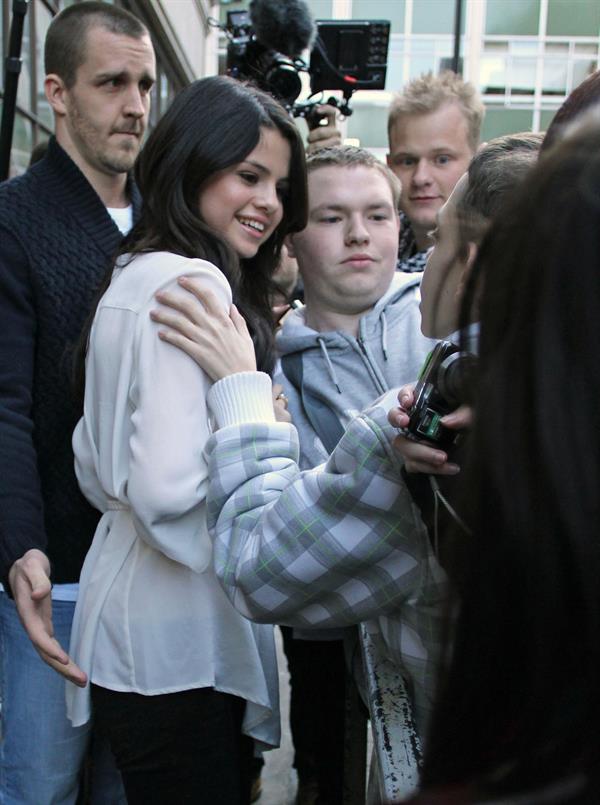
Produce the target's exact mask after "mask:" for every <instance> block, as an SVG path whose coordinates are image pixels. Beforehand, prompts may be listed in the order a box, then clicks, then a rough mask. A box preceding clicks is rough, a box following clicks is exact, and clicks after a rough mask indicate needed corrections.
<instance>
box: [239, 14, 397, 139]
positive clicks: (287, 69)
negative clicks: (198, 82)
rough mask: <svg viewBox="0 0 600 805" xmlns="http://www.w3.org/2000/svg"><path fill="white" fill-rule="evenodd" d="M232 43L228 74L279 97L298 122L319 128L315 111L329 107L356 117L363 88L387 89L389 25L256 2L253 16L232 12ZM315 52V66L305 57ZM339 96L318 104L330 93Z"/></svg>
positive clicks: (379, 21) (313, 60) (312, 57)
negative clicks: (355, 100)
mask: <svg viewBox="0 0 600 805" xmlns="http://www.w3.org/2000/svg"><path fill="white" fill-rule="evenodd" d="M223 30H224V31H225V34H226V35H227V37H228V39H229V43H228V46H227V73H228V74H229V75H231V76H233V77H234V78H239V79H244V80H250V81H253V82H254V83H255V84H257V85H258V86H259V87H261V88H262V89H264V90H266V91H267V92H270V93H271V94H272V95H274V96H275V97H276V98H278V99H279V100H280V101H281V102H282V103H283V105H284V106H285V107H286V108H287V109H288V110H289V111H290V113H291V114H293V115H294V116H295V117H300V116H301V117H304V118H306V120H307V123H308V125H309V126H310V127H311V128H312V127H314V126H316V125H318V122H319V117H320V116H319V115H317V114H316V113H315V106H316V105H317V104H319V103H325V102H326V103H329V104H330V105H333V106H336V107H337V108H338V109H339V110H340V112H341V113H342V114H343V115H345V116H348V115H351V114H352V110H351V109H350V106H349V102H350V98H351V97H352V94H353V93H354V92H355V91H356V90H358V89H383V88H384V87H385V76H386V70H387V52H388V44H389V36H390V23H389V22H388V21H387V20H318V21H317V22H316V23H315V22H314V21H313V18H312V16H311V13H310V11H309V9H308V6H307V5H306V2H305V0H252V2H251V3H250V8H249V11H230V12H228V13H227V24H226V25H225V26H224V27H223ZM311 48H312V51H311V57H310V64H309V65H307V64H306V62H305V61H304V60H303V59H302V53H303V52H304V51H305V50H309V49H311ZM303 72H307V73H308V74H309V76H310V92H311V94H310V97H309V98H308V99H307V100H306V101H298V100H297V99H298V96H299V95H300V92H301V90H302V80H301V77H300V74H301V73H303ZM327 90H329V91H331V90H341V91H342V93H343V100H340V99H338V98H335V97H331V98H328V99H327V100H325V99H324V97H321V98H320V99H315V96H316V95H322V93H324V92H325V91H327Z"/></svg>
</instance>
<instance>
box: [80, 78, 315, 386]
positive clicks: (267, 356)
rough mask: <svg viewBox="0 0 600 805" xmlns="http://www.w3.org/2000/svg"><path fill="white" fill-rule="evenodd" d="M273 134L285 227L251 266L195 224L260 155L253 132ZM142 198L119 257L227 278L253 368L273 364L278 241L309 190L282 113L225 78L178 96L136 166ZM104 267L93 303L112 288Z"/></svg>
mask: <svg viewBox="0 0 600 805" xmlns="http://www.w3.org/2000/svg"><path fill="white" fill-rule="evenodd" d="M262 128H267V129H277V130H278V131H279V133H280V134H281V135H282V136H283V137H284V138H285V139H286V140H287V141H288V142H289V144H290V149H291V159H290V174H289V187H290V188H291V189H292V190H293V192H289V193H287V194H286V196H285V197H284V198H283V219H282V223H281V224H280V225H279V226H278V227H277V228H276V230H275V231H274V233H273V234H272V235H271V237H270V238H269V239H268V240H267V241H266V242H265V243H264V244H263V245H262V246H261V247H260V249H259V250H258V253H257V254H256V256H255V257H253V258H252V259H247V260H239V259H238V257H237V255H236V254H235V253H234V252H233V250H232V249H231V248H230V246H229V245H228V244H227V243H226V242H225V241H224V240H223V238H221V237H220V236H219V235H218V234H217V233H216V232H214V231H213V230H211V229H210V227H208V226H207V225H206V224H205V223H204V221H203V220H202V219H201V217H200V212H199V208H198V207H199V198H200V193H201V191H202V189H203V188H204V187H205V186H206V184H208V183H209V182H210V180H211V179H213V178H214V177H215V176H216V175H218V174H219V173H220V172H221V171H223V170H225V169H226V168H229V167H231V166H232V165H236V164H237V163H240V162H243V160H244V159H245V158H246V157H247V156H248V154H249V153H250V152H251V151H252V150H253V149H254V148H255V147H256V146H257V145H258V142H259V139H260V134H261V129H262ZM135 180H136V183H137V185H138V187H139V190H140V192H141V194H142V198H143V205H142V213H141V217H140V220H139V221H138V222H137V224H136V225H135V226H134V227H133V229H132V230H131V232H130V233H129V235H127V237H125V239H124V240H123V243H122V245H121V249H120V254H130V255H132V256H133V255H136V254H140V253H143V252H156V251H167V252H172V253H174V254H180V255H183V256H184V257H192V258H194V257H197V258H202V259H204V260H208V261H210V262H211V263H214V264H215V265H216V266H217V267H218V268H220V269H221V271H222V272H223V273H224V274H225V276H226V277H227V279H228V281H229V283H230V285H231V287H232V290H233V299H234V302H235V303H236V305H237V307H238V308H239V309H240V311H241V312H242V313H243V315H244V317H245V319H246V321H247V323H248V327H249V329H250V332H251V334H252V338H253V341H254V346H255V349H256V358H257V365H258V368H259V369H261V370H262V371H265V372H269V373H270V372H271V371H272V370H273V367H274V364H275V349H274V341H273V338H274V335H273V325H272V316H271V306H270V300H269V293H270V291H271V277H272V275H273V272H274V271H275V268H276V267H277V265H278V263H279V259H280V254H281V247H282V245H283V240H284V238H285V235H286V234H287V233H288V232H297V231H300V230H301V229H304V227H305V225H306V216H307V183H306V167H305V157H304V146H303V143H302V139H301V137H300V134H299V133H298V129H297V128H296V126H295V125H294V123H293V121H292V120H291V119H290V117H289V115H288V114H287V112H286V111H285V109H284V108H283V107H282V106H281V105H280V104H279V103H278V102H277V101H276V100H274V99H273V98H272V97H271V96H270V95H268V94H267V93H266V92H262V91H261V90H258V89H255V88H254V87H250V86H246V85H244V84H241V83H240V82H239V81H235V80H234V79H232V78H228V77H225V76H213V77H210V78H204V79H201V80H199V81H195V82H194V83H193V84H191V85H190V86H188V87H186V88H185V89H184V90H182V91H181V92H180V93H179V94H178V95H177V96H176V98H175V100H174V101H173V103H172V104H171V106H170V107H169V108H168V110H167V111H166V112H165V114H164V115H163V117H162V118H161V120H160V121H159V123H158V124H157V126H156V128H155V129H154V130H153V131H152V132H151V133H150V136H149V137H148V140H147V142H146V144H145V145H144V147H143V149H142V151H141V153H140V156H139V157H138V160H137V162H136V166H135ZM111 274H112V267H111V269H110V271H109V272H108V274H107V275H106V278H105V280H104V282H103V284H102V287H101V288H100V291H99V296H98V299H99V298H100V296H101V295H102V293H103V292H104V291H105V290H106V288H107V287H108V285H109V283H110V278H111ZM94 313H95V308H94V310H93V311H92V314H91V316H90V319H89V323H88V326H87V327H86V329H85V330H84V333H83V335H82V342H81V345H80V348H79V350H78V355H77V359H76V368H75V375H76V380H75V382H76V385H77V386H78V387H79V389H82V388H83V377H84V374H85V373H84V359H85V351H86V349H87V342H88V337H89V330H90V328H91V324H92V321H93V318H94Z"/></svg>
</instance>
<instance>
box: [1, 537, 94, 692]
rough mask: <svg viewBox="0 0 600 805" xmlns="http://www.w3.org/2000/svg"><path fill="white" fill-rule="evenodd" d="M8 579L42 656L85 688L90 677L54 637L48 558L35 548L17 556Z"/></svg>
mask: <svg viewBox="0 0 600 805" xmlns="http://www.w3.org/2000/svg"><path fill="white" fill-rule="evenodd" d="M8 580H9V583H10V588H11V590H12V594H13V598H14V600H15V604H16V607H17V612H18V613H19V618H20V619H21V623H22V624H23V627H24V629H25V631H26V632H27V634H28V635H29V639H30V640H31V642H32V643H33V645H34V647H35V649H36V651H37V652H38V654H39V655H40V657H41V658H42V659H43V660H44V662H46V663H47V664H48V665H49V666H50V667H51V668H54V670H55V671H58V673H59V674H61V675H62V676H64V677H65V678H66V679H68V680H70V681H71V682H74V683H75V684H76V685H79V686H80V687H85V685H86V684H87V676H86V675H85V674H84V673H83V671H81V670H80V669H79V668H78V667H77V666H76V665H75V663H74V662H72V661H71V660H70V658H69V655H68V654H67V653H66V652H65V651H64V650H63V648H62V647H61V645H60V643H59V642H58V640H56V638H55V637H54V627H53V625H52V596H51V591H52V584H51V582H50V562H49V560H48V557H47V556H46V555H45V554H44V553H42V552H41V551H38V550H37V549H36V548H32V549H31V550H29V551H27V553H25V554H24V555H23V556H22V557H21V558H20V559H17V561H16V562H15V563H14V565H13V566H12V567H11V569H10V572H9V575H8Z"/></svg>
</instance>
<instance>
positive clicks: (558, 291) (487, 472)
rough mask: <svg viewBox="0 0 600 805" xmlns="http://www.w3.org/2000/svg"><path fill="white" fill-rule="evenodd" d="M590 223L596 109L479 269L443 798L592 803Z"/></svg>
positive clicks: (597, 596)
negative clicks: (466, 527) (475, 375)
mask: <svg viewBox="0 0 600 805" xmlns="http://www.w3.org/2000/svg"><path fill="white" fill-rule="evenodd" d="M599 233H600V126H599V125H598V123H597V122H596V123H593V124H588V125H585V126H583V127H581V128H579V129H578V130H577V132H575V133H573V134H572V135H571V136H569V137H568V138H567V139H566V140H565V141H564V142H562V143H559V144H558V145H555V146H554V148H552V149H550V150H549V151H548V152H547V153H546V155H545V156H544V158H543V159H541V160H540V163H539V164H538V166H537V167H536V168H535V169H534V171H532V173H531V174H530V176H529V178H528V179H527V181H526V182H525V183H524V186H523V188H522V190H521V191H520V192H519V193H518V194H517V197H516V198H515V199H514V203H513V204H511V205H510V206H509V207H508V208H504V210H503V214H502V216H501V217H500V218H499V219H498V220H497V221H496V223H495V225H494V227H493V228H492V230H491V232H490V234H489V237H488V238H487V239H486V240H485V241H484V244H483V246H482V249H481V251H480V255H479V258H478V260H477V262H476V266H475V274H474V275H473V276H474V278H475V280H474V283H473V285H472V288H471V291H472V293H471V294H470V295H469V296H470V300H473V298H478V297H480V300H481V301H480V313H481V322H482V326H481V340H480V366H481V371H480V377H479V384H478V393H477V400H476V412H477V413H476V418H475V425H474V428H473V432H472V434H471V445H470V459H469V462H468V465H467V467H466V470H465V473H464V478H463V480H464V489H465V493H466V494H465V505H466V506H467V507H468V511H469V515H468V522H469V524H470V526H471V529H472V536H471V538H470V542H469V545H468V551H467V557H468V559H467V562H466V566H465V567H464V569H463V573H462V574H461V576H460V579H461V580H460V582H459V589H458V591H457V593H458V599H459V601H460V609H459V617H458V623H457V626H456V631H455V636H454V641H453V651H452V660H451V664H450V667H449V670H448V672H447V674H445V678H444V679H443V683H442V686H441V691H440V699H439V702H438V705H437V708H436V709H435V710H434V716H433V721H432V727H431V732H430V738H429V742H428V748H427V753H426V756H425V763H424V768H423V785H424V787H425V789H427V790H431V789H434V788H435V787H436V786H440V787H441V793H440V798H439V801H440V802H444V801H446V800H445V799H444V797H443V795H442V792H443V791H444V790H446V792H447V794H448V795H449V791H448V789H447V787H448V786H451V785H459V786H460V787H461V788H462V793H463V796H462V798H460V797H459V796H458V792H455V796H456V799H455V800H454V799H453V800H452V801H457V802H462V801H465V802H475V801H477V802H479V801H487V800H494V799H496V798H502V802H507V803H508V802H513V801H515V802H516V801H518V802H523V803H541V802H544V803H546V802H555V803H567V802H586V803H587V802H597V801H598V790H599V779H600V778H599V769H600V750H599V748H598V747H599V745H600V744H599V742H598V734H597V733H598V723H599V720H600V687H599V685H598V679H599V678H600V586H599V584H598V578H599V577H600V547H599V541H598V520H599V517H600V494H599V491H600V406H599V405H598V399H599V395H600V363H599V361H598V353H597V350H598V344H599V343H600V235H599ZM469 303H470V302H469V301H468V304H469ZM463 539H467V538H466V537H464V536H463ZM419 801H421V800H419ZM422 801H423V802H430V801H431V802H433V801H438V800H437V799H435V800H434V799H431V798H428V796H427V795H426V794H425V795H423V799H422Z"/></svg>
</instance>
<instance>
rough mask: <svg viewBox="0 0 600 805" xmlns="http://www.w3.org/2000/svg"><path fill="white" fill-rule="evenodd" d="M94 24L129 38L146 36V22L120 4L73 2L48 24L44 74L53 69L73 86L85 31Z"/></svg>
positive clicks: (84, 39)
mask: <svg viewBox="0 0 600 805" xmlns="http://www.w3.org/2000/svg"><path fill="white" fill-rule="evenodd" d="M96 26H97V27H99V28H103V29H105V30H106V31H109V33H112V34H118V35H120V36H129V37H131V38H132V39H141V37H143V36H148V30H147V28H146V26H145V25H143V23H141V22H140V21H139V20H138V18H137V17H134V16H133V14H130V13H129V11H126V10H125V9H123V8H119V7H118V6H113V5H111V4H109V3H98V2H83V3H74V4H73V5H71V6H68V7H67V8H65V9H63V11H61V12H60V13H59V14H57V15H56V17H54V19H53V20H52V22H51V23H50V25H49V27H48V32H47V34H46V41H45V44H44V69H45V71H46V75H50V74H51V73H54V74H56V75H57V76H59V78H61V79H62V80H63V82H64V84H65V86H66V87H67V88H70V87H72V86H73V85H74V84H75V81H76V79H77V70H78V68H79V67H80V66H81V65H82V64H83V63H84V61H85V56H86V37H87V32H88V30H89V29H90V28H92V27H96Z"/></svg>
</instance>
